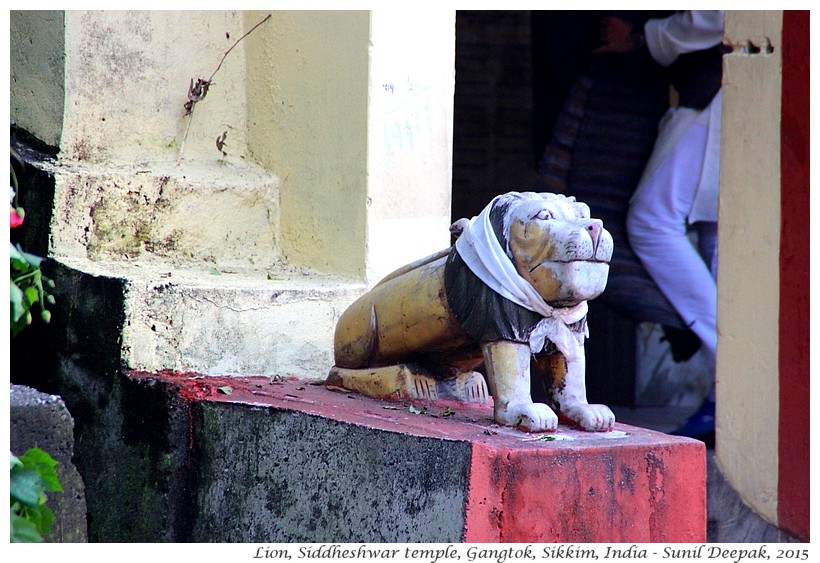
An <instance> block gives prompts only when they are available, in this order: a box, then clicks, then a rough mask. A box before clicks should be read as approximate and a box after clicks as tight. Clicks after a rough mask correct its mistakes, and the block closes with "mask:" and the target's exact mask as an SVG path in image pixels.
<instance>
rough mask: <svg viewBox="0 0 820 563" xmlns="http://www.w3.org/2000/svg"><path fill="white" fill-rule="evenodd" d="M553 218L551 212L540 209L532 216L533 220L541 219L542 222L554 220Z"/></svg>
mask: <svg viewBox="0 0 820 563" xmlns="http://www.w3.org/2000/svg"><path fill="white" fill-rule="evenodd" d="M554 218H555V216H554V215H553V214H552V211H550V210H549V209H542V210H541V211H539V212H538V213H536V214H535V215H534V216H533V219H541V220H542V221H548V220H549V219H554Z"/></svg>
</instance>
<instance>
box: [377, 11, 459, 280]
mask: <svg viewBox="0 0 820 563" xmlns="http://www.w3.org/2000/svg"><path fill="white" fill-rule="evenodd" d="M421 34H423V40H420V39H421ZM408 45H412V46H413V48H412V49H410V48H408ZM368 88H369V99H370V103H369V106H368V107H369V116H370V117H369V123H370V135H369V138H368V159H367V161H368V165H367V173H368V178H369V188H368V193H367V225H368V231H369V232H368V245H367V279H368V281H369V282H371V283H372V282H375V281H378V280H379V279H381V278H382V277H383V276H384V275H385V274H387V273H389V272H391V271H392V270H394V269H395V268H397V267H400V266H402V265H404V264H407V263H409V262H412V261H415V260H418V259H419V258H422V257H424V256H426V255H428V254H431V253H433V252H436V251H439V250H441V249H442V248H446V247H447V246H449V244H450V235H449V225H450V197H451V191H452V190H451V185H452V167H453V156H452V146H453V142H452V140H453V94H454V91H455V12H451V11H447V12H440V13H436V14H434V15H431V13H430V12H428V11H426V10H425V11H419V10H395V9H391V10H375V11H373V12H372V24H371V46H370V75H369V82H368Z"/></svg>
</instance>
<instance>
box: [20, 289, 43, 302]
mask: <svg viewBox="0 0 820 563" xmlns="http://www.w3.org/2000/svg"><path fill="white" fill-rule="evenodd" d="M23 293H24V294H25V295H26V301H27V302H28V304H29V305H34V304H35V303H37V302H38V301H39V300H40V294H39V292H38V291H37V288H36V287H34V286H28V287H27V288H26V289H24V290H23Z"/></svg>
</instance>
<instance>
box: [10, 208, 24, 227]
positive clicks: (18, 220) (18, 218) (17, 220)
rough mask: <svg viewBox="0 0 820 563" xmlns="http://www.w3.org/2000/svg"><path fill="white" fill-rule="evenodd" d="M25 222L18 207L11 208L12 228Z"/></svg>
mask: <svg viewBox="0 0 820 563" xmlns="http://www.w3.org/2000/svg"><path fill="white" fill-rule="evenodd" d="M22 224H23V216H22V215H20V214H19V213H18V212H17V210H16V209H14V208H13V207H12V208H11V228H12V229H13V228H15V227H19V226H20V225H22Z"/></svg>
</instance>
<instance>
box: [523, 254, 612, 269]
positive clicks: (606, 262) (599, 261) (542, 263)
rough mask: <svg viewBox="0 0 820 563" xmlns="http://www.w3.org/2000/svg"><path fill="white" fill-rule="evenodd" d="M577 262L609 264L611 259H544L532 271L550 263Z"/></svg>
mask: <svg viewBox="0 0 820 563" xmlns="http://www.w3.org/2000/svg"><path fill="white" fill-rule="evenodd" d="M575 262H585V263H589V264H609V260H599V259H598V258H576V259H574V260H544V261H543V262H541V263H539V264H536V265H535V266H533V267H532V268H530V273H533V272H534V271H535V270H537V269H538V268H540V267H541V266H546V265H548V264H573V263H575Z"/></svg>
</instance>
